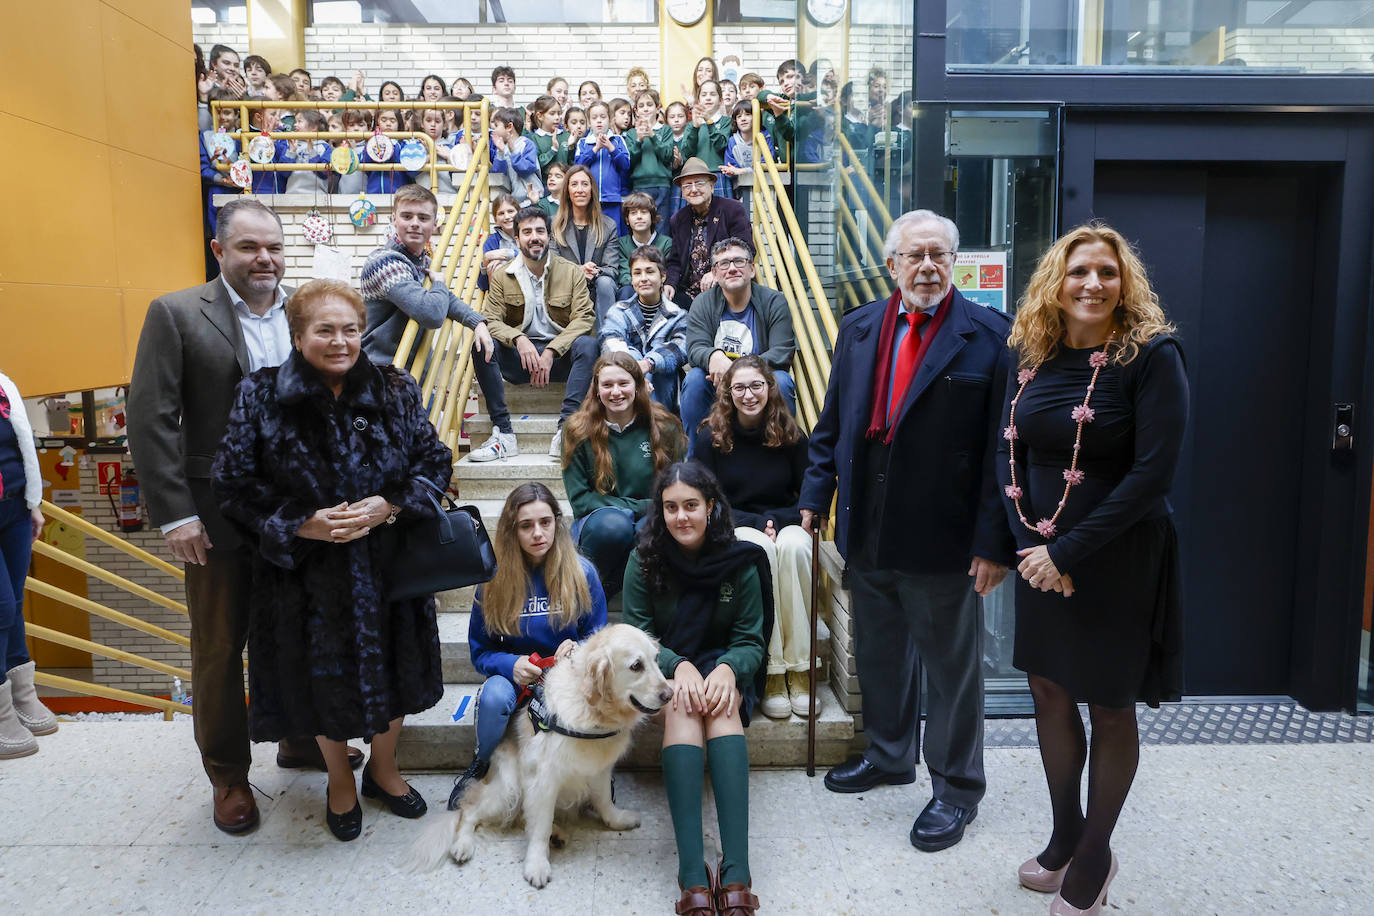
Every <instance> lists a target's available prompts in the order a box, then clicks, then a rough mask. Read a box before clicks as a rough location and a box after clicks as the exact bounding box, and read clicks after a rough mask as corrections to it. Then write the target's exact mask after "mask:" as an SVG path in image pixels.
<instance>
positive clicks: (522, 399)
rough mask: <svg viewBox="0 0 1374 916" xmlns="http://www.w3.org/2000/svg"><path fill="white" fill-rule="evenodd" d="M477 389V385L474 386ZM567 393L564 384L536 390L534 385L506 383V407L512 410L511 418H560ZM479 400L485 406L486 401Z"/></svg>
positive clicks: (558, 383) (555, 384)
mask: <svg viewBox="0 0 1374 916" xmlns="http://www.w3.org/2000/svg"><path fill="white" fill-rule="evenodd" d="M473 387H474V388H475V387H476V386H475V385H474V386H473ZM565 393H566V389H565V386H564V384H563V383H562V382H553V383H552V384H549V385H545V386H544V387H543V388H535V387H534V386H533V385H512V384H511V383H510V382H506V407H507V408H508V409H509V410H510V412H511V416H518V415H519V414H550V415H552V416H554V417H557V416H558V413H559V411H561V410H562V409H563V395H564V394H565ZM478 399H479V400H481V401H482V402H483V403H484V404H485V399H484V398H482V397H481V395H480V392H479V395H478Z"/></svg>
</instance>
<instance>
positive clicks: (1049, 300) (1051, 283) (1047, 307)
mask: <svg viewBox="0 0 1374 916" xmlns="http://www.w3.org/2000/svg"><path fill="white" fill-rule="evenodd" d="M1088 242H1102V243H1103V244H1105V245H1107V246H1108V247H1109V248H1111V249H1112V253H1113V254H1115V255H1116V261H1117V263H1118V264H1119V265H1120V266H1121V301H1120V303H1118V304H1117V307H1116V311H1115V313H1114V314H1113V316H1112V322H1113V324H1114V325H1115V326H1116V329H1117V337H1116V341H1115V342H1114V343H1113V345H1112V350H1113V353H1112V358H1113V361H1114V362H1116V363H1117V364H1118V365H1121V366H1124V365H1126V364H1127V363H1129V362H1130V361H1131V360H1133V359H1135V358H1136V356H1137V354H1139V353H1140V348H1141V347H1142V346H1144V345H1146V344H1148V343H1149V342H1150V341H1151V340H1153V339H1154V338H1156V337H1158V336H1159V335H1160V334H1172V333H1174V332H1175V331H1177V328H1176V327H1175V326H1174V325H1172V324H1170V323H1169V320H1168V319H1167V318H1165V317H1164V309H1162V308H1160V305H1159V296H1158V295H1156V293H1155V291H1154V290H1152V289H1151V288H1150V279H1149V277H1148V276H1147V275H1146V271H1145V265H1144V263H1142V262H1141V260H1140V256H1139V255H1137V254H1136V252H1135V249H1134V248H1132V247H1131V243H1130V242H1129V241H1127V240H1126V237H1125V236H1123V235H1122V234H1121V233H1120V232H1117V231H1116V230H1115V229H1113V228H1112V227H1111V226H1109V225H1107V224H1106V223H1104V222H1101V221H1098V220H1094V221H1093V222H1090V223H1086V224H1084V225H1082V226H1078V227H1076V228H1074V229H1071V230H1070V231H1069V232H1067V233H1065V234H1064V235H1063V236H1061V237H1060V238H1059V240H1058V241H1056V242H1055V243H1054V244H1053V245H1051V246H1050V249H1049V250H1048V251H1046V252H1045V253H1044V255H1042V256H1041V258H1040V263H1039V264H1038V265H1037V266H1036V268H1035V273H1034V274H1032V275H1031V278H1030V282H1029V283H1027V284H1026V292H1025V294H1024V295H1023V296H1022V297H1021V302H1020V306H1019V307H1018V309H1017V312H1016V320H1015V322H1013V324H1012V326H1011V336H1010V337H1008V338H1007V343H1008V344H1009V345H1010V346H1011V348H1012V349H1013V350H1015V351H1016V352H1017V355H1018V356H1019V358H1020V366H1021V368H1023V369H1025V368H1030V367H1032V366H1037V365H1039V364H1040V363H1042V362H1044V361H1045V360H1047V359H1049V358H1050V357H1052V356H1054V354H1055V353H1056V351H1058V349H1059V341H1060V339H1061V338H1062V337H1063V336H1064V319H1063V317H1062V315H1061V313H1060V309H1059V291H1060V289H1061V288H1062V287H1063V285H1064V277H1065V276H1066V274H1067V271H1068V261H1069V255H1070V254H1071V253H1072V252H1073V250H1074V249H1075V248H1077V247H1078V246H1079V245H1082V244H1084V243H1088Z"/></svg>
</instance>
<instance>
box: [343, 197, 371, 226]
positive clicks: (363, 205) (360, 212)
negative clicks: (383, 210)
mask: <svg viewBox="0 0 1374 916" xmlns="http://www.w3.org/2000/svg"><path fill="white" fill-rule="evenodd" d="M348 219H349V221H350V222H352V223H353V225H355V226H357V227H358V228H359V229H366V228H367V227H368V226H371V225H372V224H373V223H375V222H377V208H376V207H375V206H373V204H372V201H370V200H368V199H367V197H366V196H364V195H362V194H359V195H358V199H357V200H355V201H353V203H351V204H349V205H348Z"/></svg>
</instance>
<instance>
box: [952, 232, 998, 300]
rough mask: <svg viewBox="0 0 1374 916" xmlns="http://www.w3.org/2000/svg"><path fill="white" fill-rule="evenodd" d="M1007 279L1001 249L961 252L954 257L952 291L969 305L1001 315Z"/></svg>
mask: <svg viewBox="0 0 1374 916" xmlns="http://www.w3.org/2000/svg"><path fill="white" fill-rule="evenodd" d="M1009 279H1010V278H1009V277H1008V276H1007V252H1006V251H1005V250H1004V249H1001V248H998V249H996V250H993V251H977V250H974V251H961V252H959V255H958V257H957V258H955V261H954V288H955V289H957V290H959V292H960V293H962V294H963V296H964V298H965V299H968V300H970V301H972V302H977V303H979V304H980V305H986V306H988V307H989V308H995V309H997V310H998V311H999V312H1005V311H1006V310H1007V289H1008V288H1009V284H1008V280H1009Z"/></svg>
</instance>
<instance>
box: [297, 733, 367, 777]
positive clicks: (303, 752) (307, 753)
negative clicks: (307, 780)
mask: <svg viewBox="0 0 1374 916" xmlns="http://www.w3.org/2000/svg"><path fill="white" fill-rule="evenodd" d="M348 765H349V767H351V768H352V769H355V770H356V769H357V768H358V767H360V766H362V765H363V752H362V751H360V750H358V749H357V748H356V747H353V746H352V745H349V748H348ZM277 766H279V767H281V768H282V769H283V770H299V769H311V770H319V771H320V772H321V773H324V772H327V771H328V769H329V768H328V767H326V766H325V765H324V754H322V753H320V746H319V745H318V744H316V743H315V740H314V739H313V738H312V739H310V741H309V742H308V743H307V742H306V741H303V740H296V741H289V740H288V741H279V742H277Z"/></svg>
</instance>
